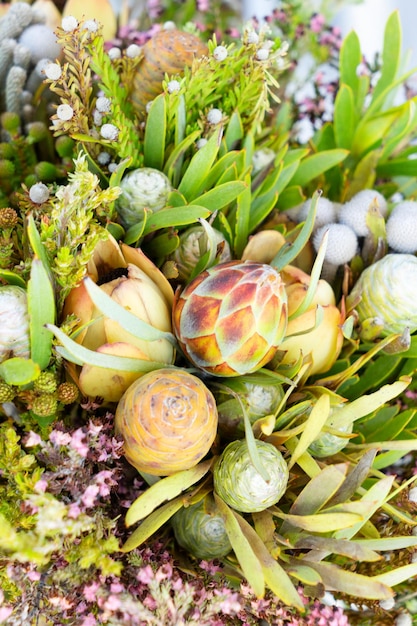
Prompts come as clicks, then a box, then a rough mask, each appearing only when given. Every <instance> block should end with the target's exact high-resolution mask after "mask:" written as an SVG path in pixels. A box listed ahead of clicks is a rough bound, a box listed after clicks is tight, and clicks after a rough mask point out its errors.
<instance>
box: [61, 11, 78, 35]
mask: <svg viewBox="0 0 417 626" xmlns="http://www.w3.org/2000/svg"><path fill="white" fill-rule="evenodd" d="M61 25H62V28H63V30H65V32H66V33H72V31H73V30H75V29H76V28H77V26H78V20H77V18H75V17H74V16H73V15H67V17H63V18H62V24H61Z"/></svg>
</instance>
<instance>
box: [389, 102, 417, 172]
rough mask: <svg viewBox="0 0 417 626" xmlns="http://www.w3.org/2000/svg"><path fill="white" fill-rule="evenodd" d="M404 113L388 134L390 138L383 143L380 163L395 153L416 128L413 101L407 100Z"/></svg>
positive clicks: (415, 112)
mask: <svg viewBox="0 0 417 626" xmlns="http://www.w3.org/2000/svg"><path fill="white" fill-rule="evenodd" d="M406 104H407V105H406V108H405V109H404V113H403V114H402V115H401V116H400V118H399V119H398V121H397V123H396V124H395V125H394V126H393V128H392V130H391V132H390V138H389V139H388V140H387V141H386V142H385V145H384V147H383V150H382V152H381V161H385V160H386V159H388V158H389V157H390V156H391V154H392V153H393V152H394V151H395V149H396V148H397V146H399V145H400V144H401V142H402V141H403V140H404V139H405V138H407V137H408V135H410V134H411V133H412V132H413V129H414V128H415V126H416V118H417V107H416V103H415V101H414V100H409V101H408V102H407V103H406Z"/></svg>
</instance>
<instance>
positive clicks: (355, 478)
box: [329, 450, 376, 505]
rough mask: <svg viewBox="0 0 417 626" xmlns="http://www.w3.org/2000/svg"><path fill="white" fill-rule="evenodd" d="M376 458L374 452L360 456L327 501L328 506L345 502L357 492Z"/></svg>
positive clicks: (369, 451) (370, 451)
mask: <svg viewBox="0 0 417 626" xmlns="http://www.w3.org/2000/svg"><path fill="white" fill-rule="evenodd" d="M375 456H376V450H368V451H367V452H365V454H363V455H362V456H361V458H360V459H359V461H358V463H357V464H356V465H355V466H354V467H353V469H352V470H351V471H350V472H349V474H348V475H347V476H346V478H345V480H344V481H343V483H342V484H341V486H340V487H339V488H338V489H337V491H336V492H335V494H334V495H333V497H332V498H331V499H330V501H329V505H334V504H340V503H342V502H347V500H349V499H350V498H351V497H352V496H353V495H354V494H355V493H356V491H357V489H358V487H360V485H361V484H362V483H363V481H364V480H365V478H366V477H367V476H368V473H369V470H370V469H371V467H372V463H373V461H374V459H375Z"/></svg>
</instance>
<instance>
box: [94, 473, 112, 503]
mask: <svg viewBox="0 0 417 626" xmlns="http://www.w3.org/2000/svg"><path fill="white" fill-rule="evenodd" d="M95 482H96V485H97V486H98V488H99V493H100V495H101V496H102V497H105V496H108V495H109V493H110V487H113V486H115V485H117V482H116V481H115V480H114V478H113V472H112V471H111V470H102V471H101V472H99V473H98V474H97V475H96V476H95Z"/></svg>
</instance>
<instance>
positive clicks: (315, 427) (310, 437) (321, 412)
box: [288, 393, 330, 469]
mask: <svg viewBox="0 0 417 626" xmlns="http://www.w3.org/2000/svg"><path fill="white" fill-rule="evenodd" d="M329 413H330V397H329V396H328V394H327V393H325V394H323V395H322V396H320V398H319V399H318V400H317V402H316V403H315V404H314V406H313V409H312V411H311V413H310V415H309V416H308V419H307V421H306V423H305V424H304V430H303V432H302V434H301V437H300V439H299V440H298V443H297V446H296V448H295V450H294V451H293V453H292V455H291V459H290V461H289V463H288V468H289V469H291V467H292V466H293V465H294V463H296V462H297V460H298V459H299V458H300V456H301V455H302V454H304V452H305V451H306V450H307V448H308V447H309V445H310V444H312V443H313V441H314V440H315V439H317V437H318V436H319V434H320V433H321V431H322V429H323V426H324V425H325V423H326V421H327V418H328V417H329Z"/></svg>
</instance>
